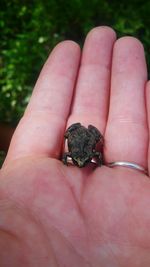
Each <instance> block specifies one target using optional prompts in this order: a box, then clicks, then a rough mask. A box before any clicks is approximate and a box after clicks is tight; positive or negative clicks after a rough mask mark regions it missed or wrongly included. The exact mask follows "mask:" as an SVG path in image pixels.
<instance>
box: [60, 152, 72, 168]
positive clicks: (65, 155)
mask: <svg viewBox="0 0 150 267" xmlns="http://www.w3.org/2000/svg"><path fill="white" fill-rule="evenodd" d="M67 157H71V152H65V153H64V154H63V156H62V162H63V163H64V164H65V165H67V164H68V163H67Z"/></svg>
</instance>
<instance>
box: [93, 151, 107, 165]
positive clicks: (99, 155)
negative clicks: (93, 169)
mask: <svg viewBox="0 0 150 267" xmlns="http://www.w3.org/2000/svg"><path fill="white" fill-rule="evenodd" d="M93 157H95V158H96V159H97V164H98V166H102V165H103V164H104V159H103V154H102V153H101V152H99V151H93Z"/></svg>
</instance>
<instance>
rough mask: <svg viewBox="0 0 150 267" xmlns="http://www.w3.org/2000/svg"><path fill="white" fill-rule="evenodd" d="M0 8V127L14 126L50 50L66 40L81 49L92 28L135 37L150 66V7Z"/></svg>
mask: <svg viewBox="0 0 150 267" xmlns="http://www.w3.org/2000/svg"><path fill="white" fill-rule="evenodd" d="M0 5H1V6H0V32H1V42H0V50H1V53H0V122H5V123H9V124H10V125H12V126H15V125H17V123H18V121H19V119H20V117H21V116H22V114H23V111H24V108H25V107H26V105H27V103H28V101H29V98H30V95H31V92H32V88H33V86H34V83H35V81H36V79H37V77H38V75H39V72H40V70H41V67H42V65H43V63H44V61H45V60H46V58H47V56H48V54H49V53H50V51H51V49H52V48H53V47H54V46H55V45H56V44H57V43H58V42H59V41H61V40H64V39H72V40H74V41H76V42H78V43H80V45H81V46H82V44H83V41H84V39H85V36H86V34H87V32H88V31H89V30H90V29H91V28H93V27H94V26H98V25H108V26H111V27H113V28H114V29H115V30H116V32H117V35H118V37H120V36H124V35H132V36H135V37H138V38H139V39H140V40H141V41H142V42H143V44H144V47H145V51H146V57H147V62H148V66H149V65H150V15H149V14H150V1H145V2H144V1H138V0H135V1H132V0H131V1H129V2H128V3H127V1H124V0H122V1H111V0H106V1H104V0H91V1H88V0H69V1H65V0H57V1H56V0H49V1H48V0H45V1H43V0H37V1H34V0H30V1H27V0H26V1H25V0H24V1H19V0H12V1H9V0H8V1H3V0H1V4H0Z"/></svg>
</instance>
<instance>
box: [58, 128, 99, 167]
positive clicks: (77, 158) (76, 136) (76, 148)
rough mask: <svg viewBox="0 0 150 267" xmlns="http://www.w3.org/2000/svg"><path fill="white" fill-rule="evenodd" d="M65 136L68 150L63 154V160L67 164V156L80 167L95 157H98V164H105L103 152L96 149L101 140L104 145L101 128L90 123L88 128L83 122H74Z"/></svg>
mask: <svg viewBox="0 0 150 267" xmlns="http://www.w3.org/2000/svg"><path fill="white" fill-rule="evenodd" d="M64 138H65V139H68V152H66V153H64V154H63V157H62V161H63V163H64V164H66V165H67V157H70V158H72V161H73V163H74V164H75V165H77V166H78V167H80V168H81V167H84V166H86V165H87V164H88V163H89V162H91V160H92V159H93V157H96V158H97V164H98V165H99V166H101V165H102V164H103V157H102V152H98V151H96V150H95V147H96V144H97V143H98V142H99V141H100V144H101V148H102V146H103V140H104V139H103V136H102V135H101V133H100V132H99V130H98V129H97V128H96V127H94V126H92V125H89V126H88V128H86V127H84V126H83V125H81V123H74V124H72V125H71V126H70V127H69V128H68V129H67V130H66V132H65V134H64Z"/></svg>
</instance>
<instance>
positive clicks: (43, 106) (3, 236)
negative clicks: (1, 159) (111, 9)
mask: <svg viewBox="0 0 150 267" xmlns="http://www.w3.org/2000/svg"><path fill="white" fill-rule="evenodd" d="M79 64H80V49H79V47H78V45H77V44H76V43H74V42H72V41H65V42H62V43H60V44H58V45H57V46H56V47H55V49H54V50H53V52H52V53H51V55H50V56H49V58H48V60H47V62H46V63H45V65H44V67H43V70H42V72H41V74H40V76H39V79H38V81H37V83H36V85H35V88H34V91H33V95H32V97H31V100H30V103H29V105H28V107H27V109H26V112H25V114H24V116H23V118H22V119H21V121H20V123H19V126H18V127H17V130H16V131H15V134H14V136H13V139H12V142H11V145H10V148H9V151H8V155H7V158H6V160H5V163H4V166H3V168H2V169H1V177H0V262H1V266H2V267H4V266H7V267H10V266H11V267H22V266H27V267H28V266H31V267H34V266H36V267H37V266H39V267H41V266H42V267H55V266H61V267H63V266H66V267H77V266H78V267H88V266H93V267H99V266H101V267H105V266H110V267H112V266H115V267H130V266H131V267H141V266H142V267H143V266H144V267H149V266H150V209H149V207H150V180H149V177H148V176H146V175H145V174H143V173H141V172H139V171H137V170H132V169H129V168H125V167H114V168H109V167H106V166H102V167H97V168H95V167H93V165H92V164H91V165H92V166H91V165H89V166H87V167H85V168H82V169H80V168H78V167H75V166H72V165H71V166H65V165H63V163H62V162H61V161H60V154H61V147H62V142H63V135H64V132H65V129H66V127H68V126H69V125H71V124H72V123H74V122H80V123H81V124H83V125H85V126H88V124H92V125H94V126H96V127H97V128H98V129H99V130H100V131H101V132H102V133H103V134H104V140H105V146H104V157H105V161H106V162H111V161H118V160H119V161H121V160H124V161H130V162H135V163H137V164H140V165H141V166H143V167H145V168H148V165H149V164H150V163H149V162H150V161H149V153H148V146H149V143H148V142H149V141H148V135H149V130H148V126H147V115H149V112H150V100H149V99H150V88H149V87H150V85H149V83H147V90H146V93H147V97H146V98H147V111H146V106H145V84H146V79H147V70H146V64H145V57H144V50H143V46H142V45H141V43H140V42H139V41H138V40H137V39H135V38H132V37H124V38H121V39H119V40H117V41H116V36H115V32H114V31H113V30H112V29H111V28H109V27H97V28H95V29H93V30H92V31H91V32H90V33H89V34H88V36H87V38H86V40H85V44H84V48H83V52H82V59H81V64H80V65H79ZM75 84H76V86H75ZM74 88H75V89H74ZM110 88H111V89H110ZM147 113H148V114H147ZM149 166H150V165H149Z"/></svg>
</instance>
